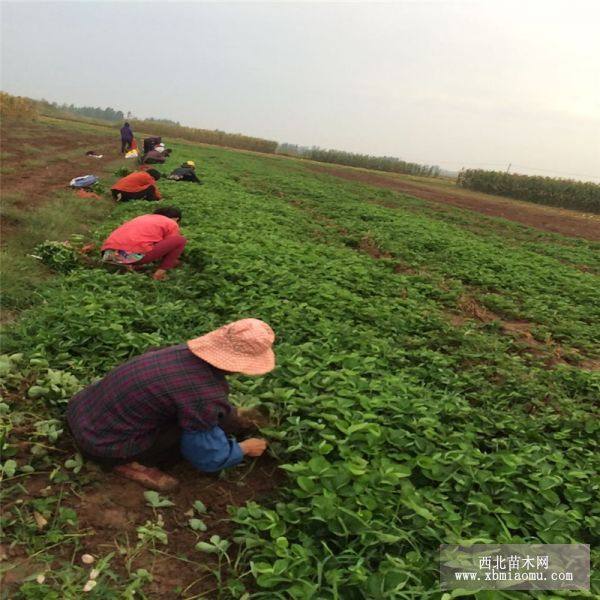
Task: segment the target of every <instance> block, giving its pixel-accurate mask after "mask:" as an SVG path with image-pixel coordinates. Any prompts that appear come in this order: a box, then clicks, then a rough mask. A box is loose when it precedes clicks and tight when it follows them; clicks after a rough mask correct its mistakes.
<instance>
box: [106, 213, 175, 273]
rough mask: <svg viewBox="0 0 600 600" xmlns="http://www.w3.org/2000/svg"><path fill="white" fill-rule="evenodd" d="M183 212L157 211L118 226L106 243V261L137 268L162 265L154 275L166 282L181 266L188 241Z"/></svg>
mask: <svg viewBox="0 0 600 600" xmlns="http://www.w3.org/2000/svg"><path fill="white" fill-rule="evenodd" d="M180 222H181V211H180V210H179V209H178V208H176V207H175V206H165V207H161V208H157V209H156V210H155V211H154V213H153V214H149V215H141V216H139V217H135V219H131V221H127V222H126V223H123V225H121V226H120V227H117V229H115V230H114V231H113V232H112V233H111V234H110V235H109V236H108V238H106V241H105V242H104V243H103V244H102V248H101V252H102V260H103V261H104V262H111V263H116V264H120V265H126V266H129V267H132V268H135V267H136V266H139V265H147V264H149V263H153V262H157V261H160V262H159V266H158V268H157V269H156V271H155V272H154V275H153V276H152V277H153V278H154V279H156V280H162V279H165V278H166V276H167V271H168V270H169V269H172V268H174V267H176V266H177V265H178V264H179V257H180V256H181V253H182V252H183V249H184V248H185V245H186V243H187V240H186V239H185V238H184V237H183V236H182V235H181V233H180V230H179V224H180Z"/></svg>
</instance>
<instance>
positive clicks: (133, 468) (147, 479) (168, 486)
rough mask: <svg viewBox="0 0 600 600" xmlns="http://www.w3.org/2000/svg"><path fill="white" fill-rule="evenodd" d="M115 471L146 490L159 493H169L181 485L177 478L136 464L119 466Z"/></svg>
mask: <svg viewBox="0 0 600 600" xmlns="http://www.w3.org/2000/svg"><path fill="white" fill-rule="evenodd" d="M113 471H114V472H115V473H117V474H118V475H120V476H121V477H125V478H126V479H131V480H132V481H135V482H137V483H139V484H140V485H142V486H144V487H145V488H148V489H150V490H156V491H158V492H168V491H170V490H174V489H175V488H176V487H177V486H178V485H179V481H177V479H175V477H171V476H170V475H167V474H166V473H163V472H162V471H160V470H159V469H155V468H153V467H146V466H144V465H140V464H139V463H136V462H131V463H127V464H126V465H118V466H116V467H115V468H114V469H113Z"/></svg>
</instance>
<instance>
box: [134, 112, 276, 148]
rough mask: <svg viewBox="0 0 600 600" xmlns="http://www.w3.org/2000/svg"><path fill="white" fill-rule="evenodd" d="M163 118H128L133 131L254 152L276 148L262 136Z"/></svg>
mask: <svg viewBox="0 0 600 600" xmlns="http://www.w3.org/2000/svg"><path fill="white" fill-rule="evenodd" d="M165 121H166V120H163V119H145V120H138V119H134V120H130V121H129V122H130V123H131V125H132V127H133V130H134V131H147V132H150V133H152V135H160V136H163V137H171V138H181V139H184V140H189V141H191V142H200V143H202V144H212V145H213V146H225V147H227V148H239V149H241V150H253V151H254V152H266V153H269V154H273V153H274V152H275V150H276V148H277V142H275V141H273V140H265V139H262V138H257V137H251V136H248V135H242V134H241V133H226V132H225V131H220V130H219V129H198V128H196V127H184V126H183V125H177V124H171V123H168V122H165Z"/></svg>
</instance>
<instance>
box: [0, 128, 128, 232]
mask: <svg viewBox="0 0 600 600" xmlns="http://www.w3.org/2000/svg"><path fill="white" fill-rule="evenodd" d="M0 133H1V139H2V184H1V189H2V197H3V198H4V200H5V201H9V200H10V202H11V204H13V205H14V206H16V207H18V208H23V209H30V208H32V207H35V206H38V205H39V204H41V203H43V202H45V201H47V200H48V199H49V198H50V197H52V194H53V193H54V192H55V191H58V190H66V189H67V188H68V185H69V181H71V179H73V177H77V176H79V175H87V174H90V173H92V174H94V175H97V176H98V177H100V178H101V179H103V178H104V177H103V176H106V175H109V174H112V173H113V172H114V170H115V169H116V167H117V166H118V165H119V164H120V163H121V162H122V163H123V164H127V165H128V166H129V167H130V168H131V165H130V164H128V163H126V161H125V159H122V158H121V155H120V153H119V139H118V133H117V135H116V136H107V135H106V134H102V133H97V134H94V133H88V132H86V133H85V136H83V135H82V134H79V133H78V132H77V131H75V130H72V129H63V128H60V127H58V126H49V125H47V124H45V123H35V122H34V123H15V122H12V123H11V122H9V121H6V122H4V123H2V128H1V132H0ZM87 150H94V151H96V152H97V153H99V154H103V158H101V159H96V158H90V157H88V156H86V155H85V153H86V151H87ZM12 226H13V223H11V222H10V219H3V222H2V236H3V237H4V236H5V235H10V233H11V232H12V230H13V227H12Z"/></svg>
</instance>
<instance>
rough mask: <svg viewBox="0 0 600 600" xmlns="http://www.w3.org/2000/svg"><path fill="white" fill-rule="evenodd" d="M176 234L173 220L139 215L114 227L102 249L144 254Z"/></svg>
mask: <svg viewBox="0 0 600 600" xmlns="http://www.w3.org/2000/svg"><path fill="white" fill-rule="evenodd" d="M130 177H131V175H130ZM178 234H179V225H178V224H177V222H176V221H175V220H173V219H169V217H165V216H163V215H141V216H140V217H136V218H135V219H131V221H127V222H126V223H123V225H121V227H118V228H117V229H115V230H114V231H113V232H112V233H111V234H110V235H109V236H108V238H107V239H106V241H105V242H104V244H102V250H124V251H125V252H130V253H133V252H140V253H141V254H146V253H147V252H150V250H152V248H153V246H154V244H157V243H158V242H160V241H162V240H164V239H165V238H167V237H169V236H171V235H178Z"/></svg>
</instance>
